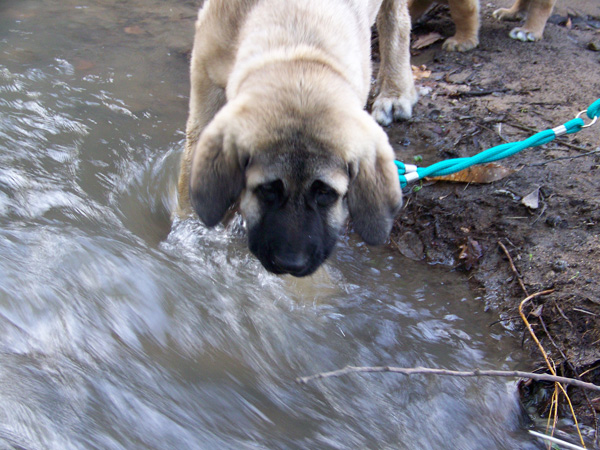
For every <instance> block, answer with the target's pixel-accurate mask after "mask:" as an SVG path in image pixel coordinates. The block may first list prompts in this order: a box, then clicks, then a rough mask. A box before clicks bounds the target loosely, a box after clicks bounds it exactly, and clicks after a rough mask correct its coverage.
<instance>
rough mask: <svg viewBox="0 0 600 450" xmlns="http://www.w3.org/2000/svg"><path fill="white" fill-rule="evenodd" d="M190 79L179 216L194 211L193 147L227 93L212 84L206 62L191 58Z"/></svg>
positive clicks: (222, 103)
mask: <svg viewBox="0 0 600 450" xmlns="http://www.w3.org/2000/svg"><path fill="white" fill-rule="evenodd" d="M191 66H192V71H191V77H190V86H191V90H190V111H189V116H188V120H187V124H186V132H185V134H186V136H185V150H184V153H183V156H182V158H181V165H180V170H179V180H178V182H177V191H178V211H177V212H178V214H179V215H181V216H184V215H188V214H190V213H191V212H192V209H191V203H190V192H189V190H190V168H191V165H192V157H193V155H194V148H195V147H196V143H197V142H198V139H199V138H200V134H201V133H202V130H204V128H205V127H206V125H208V123H209V122H210V121H211V120H212V118H213V117H214V116H215V114H216V113H217V112H218V111H219V109H221V107H222V106H223V105H224V104H225V90H224V89H223V88H221V87H219V86H217V85H216V84H214V83H213V82H212V80H211V79H210V77H209V76H208V74H207V73H206V70H205V67H203V63H202V62H200V61H197V60H194V58H193V57H192V64H191Z"/></svg>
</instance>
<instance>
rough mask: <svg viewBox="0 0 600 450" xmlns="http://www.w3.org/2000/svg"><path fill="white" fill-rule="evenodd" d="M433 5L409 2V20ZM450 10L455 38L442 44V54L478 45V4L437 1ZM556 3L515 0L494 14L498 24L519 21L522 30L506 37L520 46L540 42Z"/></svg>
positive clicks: (430, 0)
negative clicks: (521, 21) (509, 5)
mask: <svg viewBox="0 0 600 450" xmlns="http://www.w3.org/2000/svg"><path fill="white" fill-rule="evenodd" d="M432 3H434V0H409V10H410V16H411V17H412V19H413V20H416V19H418V18H419V17H421V15H422V14H423V13H424V12H425V11H426V10H427V9H428V8H429V7H430V6H431V4H432ZM437 3H444V4H446V5H448V6H449V7H450V15H451V17H452V20H453V21H454V24H455V26H456V34H455V35H454V36H452V37H450V38H448V39H446V41H445V42H444V44H443V46H442V47H443V48H444V50H449V51H459V52H465V51H468V50H471V49H473V48H475V47H477V45H478V44H479V1H478V0H438V1H437ZM555 3H556V0H516V1H515V3H514V5H513V6H512V7H511V8H509V9H506V8H500V9H497V10H496V11H494V12H493V14H492V15H493V16H494V18H496V19H498V20H522V19H524V18H526V19H527V20H526V22H525V25H524V26H523V27H517V28H513V29H512V30H511V32H510V33H509V36H510V37H511V38H513V39H518V40H520V41H523V42H528V41H537V40H540V39H542V35H543V33H544V27H545V26H546V22H547V21H548V17H550V14H551V13H552V9H553V8H554V4H555Z"/></svg>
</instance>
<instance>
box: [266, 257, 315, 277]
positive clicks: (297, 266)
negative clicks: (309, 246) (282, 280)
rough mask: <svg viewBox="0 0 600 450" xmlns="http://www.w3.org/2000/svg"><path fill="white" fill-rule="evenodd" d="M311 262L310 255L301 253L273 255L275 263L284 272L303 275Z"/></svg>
mask: <svg viewBox="0 0 600 450" xmlns="http://www.w3.org/2000/svg"><path fill="white" fill-rule="evenodd" d="M309 264H310V259H309V257H308V255H304V254H301V253H300V254H299V253H284V254H279V255H273V265H274V266H275V267H276V268H277V269H278V270H280V271H281V272H283V273H289V274H291V275H302V274H303V273H304V272H306V271H307V269H308V267H309Z"/></svg>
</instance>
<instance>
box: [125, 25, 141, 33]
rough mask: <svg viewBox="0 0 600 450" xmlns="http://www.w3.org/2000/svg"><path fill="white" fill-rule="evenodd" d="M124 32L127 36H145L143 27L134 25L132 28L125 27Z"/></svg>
mask: <svg viewBox="0 0 600 450" xmlns="http://www.w3.org/2000/svg"><path fill="white" fill-rule="evenodd" d="M123 31H124V32H125V33H127V34H144V33H145V32H144V30H143V29H142V27H140V26H138V25H132V26H130V27H125V28H123Z"/></svg>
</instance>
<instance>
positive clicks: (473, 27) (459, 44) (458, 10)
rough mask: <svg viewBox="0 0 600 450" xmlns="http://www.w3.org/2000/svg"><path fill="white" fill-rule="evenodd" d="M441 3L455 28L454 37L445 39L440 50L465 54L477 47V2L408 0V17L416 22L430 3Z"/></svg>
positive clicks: (472, 0) (467, 0) (476, 0)
mask: <svg viewBox="0 0 600 450" xmlns="http://www.w3.org/2000/svg"><path fill="white" fill-rule="evenodd" d="M434 2H435V3H443V4H445V5H448V6H449V8H450V16H451V17H452V20H453V22H454V25H455V26H456V33H455V34H454V36H452V37H450V38H448V39H446V40H445V41H444V43H443V44H442V48H443V49H444V50H448V51H452V52H454V51H457V52H466V51H468V50H471V49H473V48H475V47H477V45H479V0H438V1H435V0H409V2H408V5H409V6H408V7H409V11H410V17H411V18H412V19H413V21H416V20H417V19H418V18H419V17H421V16H422V15H423V13H424V12H425V11H427V10H428V9H429V7H430V6H431V4H432V3H434Z"/></svg>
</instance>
